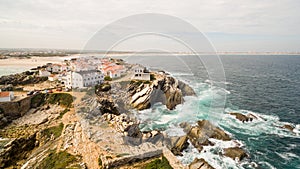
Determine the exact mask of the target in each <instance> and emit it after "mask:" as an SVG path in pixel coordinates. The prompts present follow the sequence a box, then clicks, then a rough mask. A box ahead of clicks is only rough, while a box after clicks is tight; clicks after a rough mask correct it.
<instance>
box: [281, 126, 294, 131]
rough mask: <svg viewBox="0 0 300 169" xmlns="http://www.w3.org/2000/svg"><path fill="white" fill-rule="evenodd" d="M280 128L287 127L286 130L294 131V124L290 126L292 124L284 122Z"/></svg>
mask: <svg viewBox="0 0 300 169" xmlns="http://www.w3.org/2000/svg"><path fill="white" fill-rule="evenodd" d="M281 128H283V129H287V130H289V131H291V132H294V128H295V127H294V126H292V125H290V124H285V125H283V126H281Z"/></svg>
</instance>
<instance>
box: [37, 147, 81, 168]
mask: <svg viewBox="0 0 300 169" xmlns="http://www.w3.org/2000/svg"><path fill="white" fill-rule="evenodd" d="M75 162H78V158H77V157H76V156H74V155H72V154H69V153H67V152H66V151H60V152H58V153H56V152H55V150H52V151H50V154H49V155H48V156H47V157H46V158H44V159H43V160H42V161H41V163H40V164H39V166H38V167H37V168H40V169H61V168H67V167H68V166H71V165H72V164H74V163H75ZM72 168H77V167H76V166H73V167H72Z"/></svg>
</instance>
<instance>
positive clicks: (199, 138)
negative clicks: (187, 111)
mask: <svg viewBox="0 0 300 169" xmlns="http://www.w3.org/2000/svg"><path fill="white" fill-rule="evenodd" d="M181 126H184V124H182V125H181ZM185 127H186V128H190V130H189V131H188V132H187V136H188V138H189V140H190V141H191V143H192V144H193V146H194V147H195V148H197V150H198V151H199V152H200V151H202V149H203V146H207V145H212V143H211V142H210V141H209V138H214V139H218V140H223V141H229V140H231V138H230V137H229V135H228V134H227V133H225V132H224V131H223V130H222V129H220V128H219V127H216V126H214V125H213V124H211V123H210V122H209V121H208V120H200V121H198V122H197V126H193V127H190V126H188V125H185ZM186 128H185V129H184V130H185V131H186V130H187V129H186Z"/></svg>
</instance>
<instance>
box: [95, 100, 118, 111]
mask: <svg viewBox="0 0 300 169" xmlns="http://www.w3.org/2000/svg"><path fill="white" fill-rule="evenodd" d="M98 103H99V104H100V105H99V109H100V111H101V113H102V114H105V113H109V114H114V115H120V112H119V110H118V108H117V107H116V105H115V104H114V102H113V101H111V100H109V99H107V98H99V99H98Z"/></svg>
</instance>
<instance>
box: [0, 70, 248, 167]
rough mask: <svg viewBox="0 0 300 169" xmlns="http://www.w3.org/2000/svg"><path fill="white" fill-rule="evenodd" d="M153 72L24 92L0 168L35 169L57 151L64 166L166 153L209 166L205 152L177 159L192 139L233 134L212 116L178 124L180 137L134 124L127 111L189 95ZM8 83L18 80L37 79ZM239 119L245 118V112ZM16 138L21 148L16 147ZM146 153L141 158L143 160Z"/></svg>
mask: <svg viewBox="0 0 300 169" xmlns="http://www.w3.org/2000/svg"><path fill="white" fill-rule="evenodd" d="M22 75H24V76H32V75H27V73H23V74H22ZM152 75H153V79H152V80H150V81H143V80H130V81H120V82H114V81H112V82H105V83H103V84H101V85H97V86H95V88H88V89H86V90H84V91H81V90H78V91H77V90H73V92H72V93H70V94H71V95H70V94H69V93H60V94H58V93H53V94H43V93H40V94H38V95H35V96H32V97H30V98H31V99H30V102H29V103H28V105H29V107H28V109H26V110H25V109H24V111H25V112H24V113H22V115H20V116H18V117H16V118H13V119H11V120H10V121H8V123H6V124H5V125H3V126H2V128H3V129H2V130H1V131H0V137H1V140H0V145H1V146H0V157H1V159H3V160H2V161H1V162H0V163H1V166H0V167H15V168H24V169H25V168H40V167H42V166H45V165H46V164H47V163H50V162H51V160H50V159H52V158H54V157H57V158H58V157H59V158H64V157H62V155H63V156H66V157H68V159H65V160H67V162H66V163H65V164H64V165H63V166H64V167H74V168H112V167H116V168H122V166H123V168H124V166H127V167H128V164H134V165H135V164H139V163H140V164H139V165H141V166H143V167H145V166H147V165H150V164H151V163H152V162H153V161H155V159H156V160H158V161H159V160H160V161H163V160H162V159H166V160H167V161H168V162H167V164H166V165H168V166H169V167H171V168H201V169H205V168H213V167H212V166H211V165H210V164H209V163H208V162H206V161H205V160H204V159H195V160H194V161H193V162H192V163H191V164H190V165H188V166H184V165H182V164H181V162H180V161H179V160H178V159H177V158H176V156H182V152H183V151H184V150H186V149H187V148H188V146H191V145H192V146H193V147H195V148H196V149H197V150H198V151H199V153H201V151H203V146H208V145H213V144H214V143H213V142H211V140H210V139H217V140H224V141H230V140H232V138H231V136H230V135H229V134H227V133H226V132H225V131H223V130H222V129H221V128H219V127H217V126H215V125H214V124H212V123H211V122H209V121H207V120H200V121H198V122H197V123H196V124H189V123H181V124H180V127H182V129H183V131H184V132H185V135H182V136H169V135H167V134H166V133H165V132H164V131H159V130H151V131H141V130H140V128H139V125H140V121H139V120H137V119H136V117H135V116H134V113H132V112H134V111H139V110H145V109H149V108H151V107H152V106H153V105H154V104H155V103H158V102H161V103H162V104H163V105H165V106H166V108H167V109H169V110H173V109H175V108H176V106H177V105H179V104H183V103H184V97H185V96H195V95H196V94H195V92H194V90H193V89H192V88H191V87H190V86H188V85H187V84H185V83H183V82H181V81H179V80H177V79H175V78H174V77H172V76H170V75H167V74H161V73H155V72H152ZM15 76H18V77H19V75H14V76H9V77H5V78H4V79H2V81H7V79H8V80H9V79H14V77H15ZM22 79H24V78H23V77H22ZM9 82H12V84H13V86H14V87H17V86H18V85H20V84H22V85H24V84H27V83H28V84H31V83H37V84H39V83H41V82H43V80H37V81H36V80H33V81H28V82H27V81H24V80H20V81H19V82H14V81H11V80H10V81H9ZM20 82H21V83H20ZM72 97H74V101H73V100H72V99H71V98H72ZM5 109H6V108H5ZM6 110H8V109H6ZM5 113H6V114H7V113H8V112H5ZM2 114H3V112H2ZM232 115H234V116H236V117H237V118H238V117H239V118H240V115H236V114H232ZM249 118H253V117H252V116H251V117H249ZM241 119H242V120H244V121H251V119H247V118H246V119H245V117H244V116H242V117H241ZM16 131H17V132H16ZM21 131H26V133H24V132H21ZM13 133H15V134H13ZM16 144H18V145H20V146H21V147H22V149H20V148H16V146H15V145H16ZM15 154H19V155H18V156H15ZM222 155H224V156H227V157H230V158H232V159H234V160H237V161H240V160H243V159H244V158H247V157H249V155H248V154H247V152H246V151H245V150H243V149H242V148H241V147H240V146H236V147H230V148H226V149H224V150H223V154H222ZM68 160H69V161H68ZM145 160H146V161H147V160H148V161H147V162H142V161H145ZM47 165H50V164H47ZM51 165H53V166H55V164H51ZM143 167H142V168H143ZM125 168H126V167H125ZM128 168H130V167H128Z"/></svg>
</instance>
